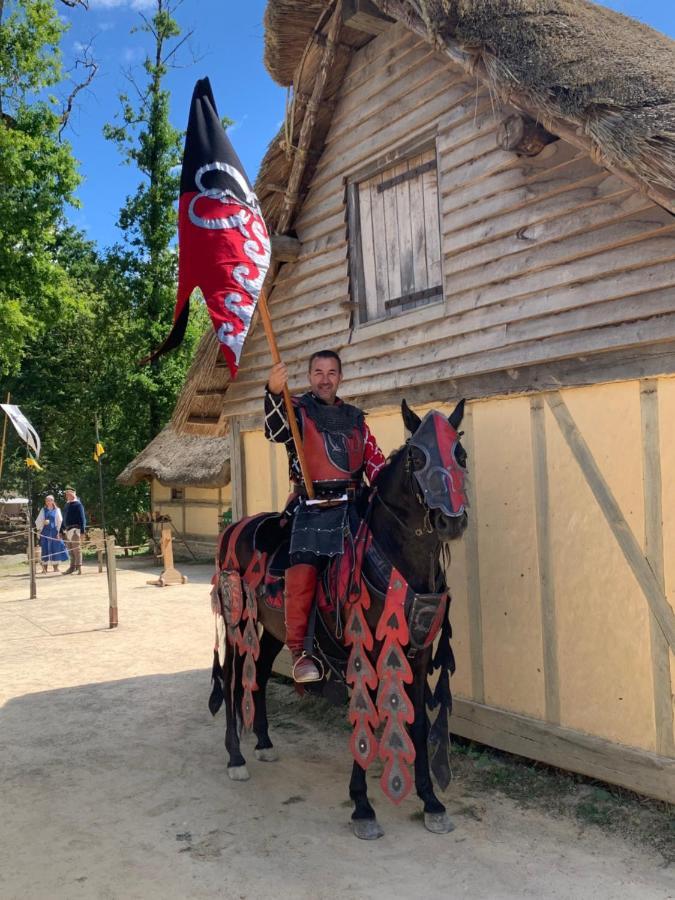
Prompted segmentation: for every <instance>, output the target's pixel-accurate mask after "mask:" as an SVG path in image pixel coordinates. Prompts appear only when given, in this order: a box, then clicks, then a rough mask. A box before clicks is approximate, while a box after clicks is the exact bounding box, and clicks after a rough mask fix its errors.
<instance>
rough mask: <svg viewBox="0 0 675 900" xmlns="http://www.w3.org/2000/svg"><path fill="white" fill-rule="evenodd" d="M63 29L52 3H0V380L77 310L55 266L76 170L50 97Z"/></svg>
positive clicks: (58, 73)
mask: <svg viewBox="0 0 675 900" xmlns="http://www.w3.org/2000/svg"><path fill="white" fill-rule="evenodd" d="M65 28H66V26H65V25H64V24H63V23H62V21H61V19H60V18H59V16H58V14H57V12H56V9H55V7H54V3H53V2H52V0H20V2H11V3H0V375H6V374H8V373H10V372H16V371H18V369H19V367H20V364H21V360H22V358H23V355H24V353H25V352H26V346H27V342H29V341H30V340H31V338H32V337H40V336H41V335H43V334H45V333H46V332H47V331H48V330H49V328H50V323H51V322H53V321H54V320H55V319H58V318H59V317H60V316H62V315H63V314H64V311H65V314H66V315H67V314H69V311H74V310H77V308H78V306H79V300H78V296H77V292H74V291H73V290H72V283H71V282H70V280H69V279H68V277H67V276H66V275H65V273H64V272H63V270H62V268H61V267H60V265H59V263H58V261H57V259H56V247H57V243H58V235H59V230H60V229H61V228H62V227H63V224H64V210H65V207H66V205H67V204H69V203H73V202H74V200H73V191H74V190H75V188H76V186H77V183H78V174H77V167H76V161H75V159H74V157H73V154H72V150H71V147H70V145H69V144H68V143H66V142H62V141H61V140H60V132H61V130H62V128H63V125H64V121H65V117H66V115H67V114H66V113H65V112H64V110H63V108H62V106H61V101H59V100H58V99H57V98H56V97H54V96H48V95H47V92H48V91H49V90H50V89H52V88H55V87H56V86H57V85H59V84H60V82H61V80H62V75H63V73H62V62H61V51H60V42H61V39H62V36H63V33H64V31H65Z"/></svg>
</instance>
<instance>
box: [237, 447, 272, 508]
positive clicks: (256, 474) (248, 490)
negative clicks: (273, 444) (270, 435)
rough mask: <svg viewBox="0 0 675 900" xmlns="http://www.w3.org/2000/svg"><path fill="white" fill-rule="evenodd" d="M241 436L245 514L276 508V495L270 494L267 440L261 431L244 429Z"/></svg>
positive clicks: (270, 477) (270, 479) (270, 483)
mask: <svg viewBox="0 0 675 900" xmlns="http://www.w3.org/2000/svg"><path fill="white" fill-rule="evenodd" d="M241 437H242V443H243V448H244V465H245V472H246V477H245V499H244V503H245V505H244V509H245V510H246V515H247V516H250V515H253V514H254V513H258V512H265V511H266V510H273V509H275V508H276V497H273V496H272V475H271V466H270V450H269V442H268V441H267V440H266V439H265V435H264V434H263V432H262V431H245V432H243V433H242V436H241Z"/></svg>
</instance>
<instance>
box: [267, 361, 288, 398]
mask: <svg viewBox="0 0 675 900" xmlns="http://www.w3.org/2000/svg"><path fill="white" fill-rule="evenodd" d="M287 383H288V366H287V365H286V363H283V362H280V363H277V364H276V365H275V366H272V368H271V369H270V375H269V378H268V379H267V387H268V388H269V389H270V391H271V393H273V394H280V393H281V392H282V391H283V389H284V387H285V385H286V384H287Z"/></svg>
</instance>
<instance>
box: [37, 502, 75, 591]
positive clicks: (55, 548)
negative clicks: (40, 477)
mask: <svg viewBox="0 0 675 900" xmlns="http://www.w3.org/2000/svg"><path fill="white" fill-rule="evenodd" d="M62 521H63V517H62V515H61V510H60V509H59V508H58V506H57V505H56V503H55V502H54V497H53V495H52V494H47V496H46V497H45V505H44V507H43V509H41V510H40V514H39V515H38V517H37V519H36V520H35V527H36V528H37V530H38V531H39V532H40V560H41V562H42V574H43V575H46V574H47V571H48V568H47V567H48V565H49V563H51V564H52V566H53V568H54V571H55V572H58V571H59V563H61V562H66V561H67V559H68V551H67V550H66V545H65V544H64V543H63V541H62V540H61V538H60V536H59V529H60V528H61V523H62Z"/></svg>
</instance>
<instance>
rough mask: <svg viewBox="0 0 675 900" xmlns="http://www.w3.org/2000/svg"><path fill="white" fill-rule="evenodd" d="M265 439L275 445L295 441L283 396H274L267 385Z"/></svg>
mask: <svg viewBox="0 0 675 900" xmlns="http://www.w3.org/2000/svg"><path fill="white" fill-rule="evenodd" d="M265 437H266V438H267V440H268V441H273V442H274V443H275V444H287V443H288V442H289V441H292V440H293V436H292V435H291V429H290V428H289V425H288V417H287V416H286V407H285V405H284V398H283V395H282V394H273V393H272V391H271V390H270V389H269V387H268V386H267V385H265Z"/></svg>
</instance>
